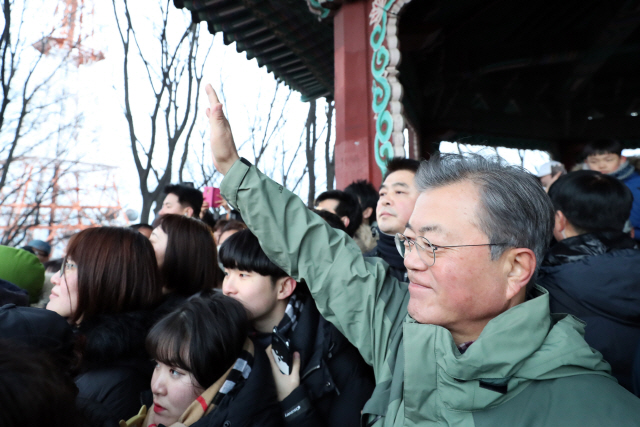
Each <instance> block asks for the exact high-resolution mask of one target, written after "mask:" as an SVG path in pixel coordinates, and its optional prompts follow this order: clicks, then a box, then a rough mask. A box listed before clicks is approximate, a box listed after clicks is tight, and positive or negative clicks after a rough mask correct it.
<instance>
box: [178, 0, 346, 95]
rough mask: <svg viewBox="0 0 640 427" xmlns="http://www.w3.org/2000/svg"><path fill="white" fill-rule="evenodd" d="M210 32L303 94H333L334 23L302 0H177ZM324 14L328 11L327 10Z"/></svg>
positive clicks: (180, 5)
mask: <svg viewBox="0 0 640 427" xmlns="http://www.w3.org/2000/svg"><path fill="white" fill-rule="evenodd" d="M174 4H175V6H176V7H178V8H183V7H184V8H187V9H188V10H189V11H191V14H192V17H193V21H194V22H201V21H205V22H206V23H207V26H208V28H209V32H211V34H215V33H219V32H221V33H222V36H223V38H224V43H225V44H227V45H228V44H231V43H233V42H235V43H236V49H237V50H238V52H245V53H246V54H247V58H248V59H253V58H255V59H256V61H257V62H258V65H259V66H260V67H263V66H264V67H266V68H267V70H268V71H269V72H270V73H273V75H274V76H275V77H276V78H277V79H279V80H282V81H284V82H285V83H286V84H287V85H289V86H290V87H291V88H292V89H294V90H296V91H298V92H300V93H301V94H302V97H303V100H308V99H314V98H319V97H326V96H333V25H332V22H331V20H323V21H320V19H319V18H321V16H318V15H316V14H314V13H312V11H311V10H310V7H311V6H310V5H311V3H309V4H308V3H307V2H305V1H304V0H174ZM325 15H326V13H325Z"/></svg>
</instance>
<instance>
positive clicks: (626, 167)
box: [609, 160, 636, 181]
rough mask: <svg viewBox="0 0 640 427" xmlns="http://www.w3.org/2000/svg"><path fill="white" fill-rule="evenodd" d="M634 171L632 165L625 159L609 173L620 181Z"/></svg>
mask: <svg viewBox="0 0 640 427" xmlns="http://www.w3.org/2000/svg"><path fill="white" fill-rule="evenodd" d="M635 171H636V170H635V168H634V167H633V165H632V164H630V163H629V161H627V160H625V161H624V163H622V164H621V165H620V167H619V168H618V170H616V171H615V172H611V173H610V174H609V175H611V176H612V177H614V178H617V179H619V180H620V181H624V180H625V179H627V178H629V177H630V176H631V175H632V174H633V173H634V172H635Z"/></svg>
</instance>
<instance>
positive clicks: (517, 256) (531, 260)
mask: <svg viewBox="0 0 640 427" xmlns="http://www.w3.org/2000/svg"><path fill="white" fill-rule="evenodd" d="M505 255H506V260H505V271H506V276H507V288H506V295H505V296H506V298H507V299H508V300H510V299H512V298H514V297H517V296H518V295H520V294H522V295H523V296H524V292H526V288H527V283H529V282H530V281H531V278H532V277H533V274H534V273H535V271H536V255H535V254H534V253H533V251H532V250H531V249H527V248H512V249H509V250H508V251H507V253H506V254H505Z"/></svg>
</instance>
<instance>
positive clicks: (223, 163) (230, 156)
mask: <svg viewBox="0 0 640 427" xmlns="http://www.w3.org/2000/svg"><path fill="white" fill-rule="evenodd" d="M204 90H205V92H207V96H208V97H209V105H210V107H209V108H207V110H206V114H207V117H208V118H209V126H210V127H211V153H212V154H213V166H215V168H216V169H217V170H218V172H220V173H221V174H222V175H226V174H227V172H228V171H229V169H231V166H233V164H234V163H235V162H236V160H238V159H239V158H240V156H238V151H237V150H236V144H235V142H233V135H232V134H231V126H229V122H228V121H227V118H226V117H225V116H224V112H223V111H222V104H220V101H219V100H218V95H216V91H214V90H213V87H211V85H210V84H207V85H206V86H205V88H204Z"/></svg>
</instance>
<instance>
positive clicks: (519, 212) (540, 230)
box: [416, 153, 554, 286]
mask: <svg viewBox="0 0 640 427" xmlns="http://www.w3.org/2000/svg"><path fill="white" fill-rule="evenodd" d="M465 181H467V182H472V183H473V184H475V185H476V186H477V188H478V190H479V192H480V206H479V209H478V212H477V217H478V226H479V227H480V230H482V232H483V233H484V234H486V236H487V237H488V238H489V243H496V244H497V243H505V244H504V245H497V246H492V247H491V257H492V258H493V259H498V258H499V257H500V256H501V255H502V254H503V253H504V252H505V251H506V250H507V249H509V248H528V249H531V250H532V251H533V252H534V253H535V255H536V261H537V267H539V266H540V263H541V262H542V259H543V257H544V254H545V252H546V251H547V248H548V247H549V242H550V241H551V237H552V235H553V217H554V211H553V205H552V204H551V200H549V197H548V196H547V194H546V193H545V192H544V189H543V188H542V185H540V182H539V181H538V179H537V178H536V177H534V176H533V175H531V174H530V173H528V172H527V171H525V170H524V169H522V168H520V167H518V166H510V165H508V164H506V163H505V162H504V160H503V159H501V158H500V157H491V158H485V157H482V156H481V155H479V154H471V153H469V154H465V155H461V154H436V155H434V156H432V157H431V158H430V159H429V161H423V162H422V164H421V165H420V170H419V171H418V173H417V174H416V186H417V188H418V191H420V192H423V191H425V190H427V189H430V188H440V187H444V186H446V185H451V184H456V183H458V182H465ZM534 281H535V274H534V277H533V278H532V280H531V281H530V282H529V286H533V283H534Z"/></svg>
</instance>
